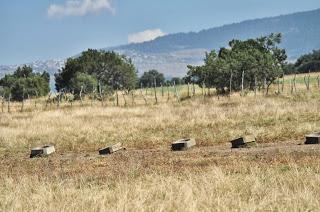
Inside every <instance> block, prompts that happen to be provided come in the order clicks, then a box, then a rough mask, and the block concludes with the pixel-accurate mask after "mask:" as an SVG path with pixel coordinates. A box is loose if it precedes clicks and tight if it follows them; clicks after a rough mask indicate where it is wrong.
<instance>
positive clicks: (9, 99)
mask: <svg viewBox="0 0 320 212" xmlns="http://www.w3.org/2000/svg"><path fill="white" fill-rule="evenodd" d="M10 101H11V94H9V98H8V113H10V112H11V110H10Z"/></svg>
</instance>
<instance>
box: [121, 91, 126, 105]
mask: <svg viewBox="0 0 320 212" xmlns="http://www.w3.org/2000/svg"><path fill="white" fill-rule="evenodd" d="M125 94H126V93H125V92H122V97H123V101H124V106H125V107H126V106H127V100H126V97H125Z"/></svg>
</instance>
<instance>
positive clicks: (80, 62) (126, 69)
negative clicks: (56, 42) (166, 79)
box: [55, 49, 137, 91]
mask: <svg viewBox="0 0 320 212" xmlns="http://www.w3.org/2000/svg"><path fill="white" fill-rule="evenodd" d="M79 73H83V74H87V75H91V76H92V79H93V78H94V79H96V80H97V81H100V82H101V84H103V85H104V87H106V88H107V89H108V90H110V91H113V90H115V89H125V90H128V91H129V90H131V89H134V87H135V85H136V83H137V71H136V69H135V67H134V65H133V63H132V61H131V60H130V59H128V58H126V57H125V56H122V55H119V54H117V53H115V52H106V51H98V50H92V49H89V50H87V51H85V52H82V54H81V55H80V56H79V57H77V58H69V59H68V60H67V62H66V64H65V67H63V68H62V69H61V70H59V72H58V73H57V74H55V82H56V89H57V90H58V91H60V90H62V89H64V90H69V91H71V90H76V87H73V86H74V85H75V84H74V83H72V81H75V79H74V78H76V77H77V74H79Z"/></svg>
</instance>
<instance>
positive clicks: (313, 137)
mask: <svg viewBox="0 0 320 212" xmlns="http://www.w3.org/2000/svg"><path fill="white" fill-rule="evenodd" d="M230 142H231V148H249V147H251V146H255V145H256V140H255V138H253V137H250V136H249V137H241V138H237V139H234V140H232V141H230ZM319 143H320V133H313V134H310V135H307V136H306V141H305V144H319ZM194 146H196V140H195V139H194V138H191V139H180V140H178V141H174V142H173V143H172V144H171V150H172V151H183V150H187V149H189V148H191V147H194ZM124 149H125V148H124V147H123V146H122V144H121V143H117V144H114V145H111V146H109V147H106V148H103V149H100V150H99V154H100V155H108V154H113V153H115V152H117V151H120V150H124ZM54 152H55V148H54V146H53V145H46V146H43V147H37V148H34V149H32V150H31V154H30V158H34V157H41V156H48V155H50V154H52V153H54Z"/></svg>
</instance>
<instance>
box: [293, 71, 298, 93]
mask: <svg viewBox="0 0 320 212" xmlns="http://www.w3.org/2000/svg"><path fill="white" fill-rule="evenodd" d="M296 76H297V74H294V78H293V88H294V92H295V93H297V87H296Z"/></svg>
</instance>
